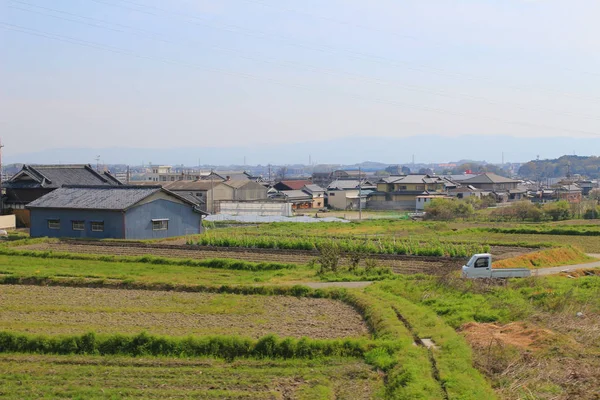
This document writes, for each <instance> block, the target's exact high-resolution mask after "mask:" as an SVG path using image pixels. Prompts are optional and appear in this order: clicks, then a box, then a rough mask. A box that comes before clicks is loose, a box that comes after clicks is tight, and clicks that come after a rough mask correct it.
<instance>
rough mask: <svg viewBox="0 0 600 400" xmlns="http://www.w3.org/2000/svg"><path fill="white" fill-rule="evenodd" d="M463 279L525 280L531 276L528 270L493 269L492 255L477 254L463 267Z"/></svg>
mask: <svg viewBox="0 0 600 400" xmlns="http://www.w3.org/2000/svg"><path fill="white" fill-rule="evenodd" d="M462 276H463V278H504V279H506V278H525V277H527V276H531V271H530V270H529V269H527V268H492V255H491V254H489V253H483V254H475V255H474V256H473V257H471V259H470V260H469V262H468V263H467V264H466V265H463V267H462Z"/></svg>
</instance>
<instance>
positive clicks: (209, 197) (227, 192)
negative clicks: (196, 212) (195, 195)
mask: <svg viewBox="0 0 600 400" xmlns="http://www.w3.org/2000/svg"><path fill="white" fill-rule="evenodd" d="M233 194H234V189H233V188H232V187H231V186H228V185H225V184H223V183H215V186H214V187H213V188H212V189H209V190H208V191H207V192H206V196H205V197H204V201H206V211H208V212H209V213H211V214H212V213H213V212H214V210H213V200H214V203H215V207H216V202H218V201H219V200H233Z"/></svg>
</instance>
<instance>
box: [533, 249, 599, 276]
mask: <svg viewBox="0 0 600 400" xmlns="http://www.w3.org/2000/svg"><path fill="white" fill-rule="evenodd" d="M588 256H590V257H594V258H596V259H598V261H595V262H591V263H586V264H575V265H563V266H561V267H550V268H540V269H536V270H534V271H532V272H531V274H532V275H533V276H545V275H554V274H559V273H561V272H563V271H573V270H576V269H588V268H600V254H588Z"/></svg>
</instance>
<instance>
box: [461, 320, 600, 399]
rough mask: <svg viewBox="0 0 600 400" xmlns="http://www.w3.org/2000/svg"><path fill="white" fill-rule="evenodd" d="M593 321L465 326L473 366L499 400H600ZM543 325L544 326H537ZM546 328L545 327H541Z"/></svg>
mask: <svg viewBox="0 0 600 400" xmlns="http://www.w3.org/2000/svg"><path fill="white" fill-rule="evenodd" d="M597 322H598V318H596V317H595V316H592V315H590V317H583V318H579V317H575V316H574V313H571V312H567V313H562V314H558V315H556V314H552V315H550V314H548V315H540V316H539V317H538V318H536V322H534V323H525V322H514V323H510V324H507V325H498V324H487V323H468V324H465V325H464V326H463V327H462V328H461V330H462V332H463V334H464V335H465V337H466V338H467V340H468V341H469V343H470V344H471V346H472V348H473V355H474V362H475V365H476V366H477V368H478V369H479V370H481V371H483V372H484V373H485V374H486V375H487V376H488V377H489V378H490V379H491V380H492V382H493V385H494V388H495V389H496V392H497V393H498V395H499V397H500V398H503V399H524V398H532V399H533V398H535V399H548V400H563V399H564V400H567V399H589V400H597V399H600V385H599V384H598V382H600V351H599V348H598V328H592V327H593V326H595V325H596V324H597ZM542 326H544V327H542ZM545 327H547V328H545Z"/></svg>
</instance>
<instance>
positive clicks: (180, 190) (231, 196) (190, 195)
mask: <svg viewBox="0 0 600 400" xmlns="http://www.w3.org/2000/svg"><path fill="white" fill-rule="evenodd" d="M134 184H135V185H136V186H145V185H151V184H152V183H150V182H134ZM161 186H162V187H163V188H165V189H167V190H170V191H171V192H173V193H176V194H178V195H180V196H182V197H186V198H187V199H188V200H190V201H192V202H194V203H196V204H198V205H199V206H200V207H201V209H202V210H203V211H207V212H209V213H211V214H212V213H217V212H219V204H220V202H222V201H228V202H231V201H242V202H243V201H258V200H267V199H268V196H267V191H268V188H266V187H265V186H263V185H261V184H260V183H258V182H255V181H251V180H248V179H242V180H225V181H221V180H197V181H175V182H165V183H163V184H161Z"/></svg>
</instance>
